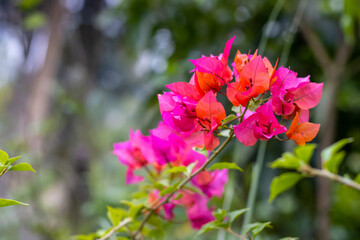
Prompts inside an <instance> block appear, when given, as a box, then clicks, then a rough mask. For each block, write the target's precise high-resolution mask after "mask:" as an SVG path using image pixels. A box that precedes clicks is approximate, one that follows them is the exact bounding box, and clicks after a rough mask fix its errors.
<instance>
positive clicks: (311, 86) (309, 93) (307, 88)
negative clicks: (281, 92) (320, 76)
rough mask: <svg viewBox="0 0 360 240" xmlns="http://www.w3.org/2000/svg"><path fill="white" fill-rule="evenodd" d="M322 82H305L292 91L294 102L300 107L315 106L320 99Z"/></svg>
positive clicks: (308, 107)
mask: <svg viewBox="0 0 360 240" xmlns="http://www.w3.org/2000/svg"><path fill="white" fill-rule="evenodd" d="M322 89H323V83H306V84H304V85H302V86H301V87H299V88H298V89H296V90H294V91H292V93H293V94H294V103H295V104H296V105H297V106H298V107H299V108H301V109H310V108H313V107H315V106H316V105H317V104H318V103H319V102H320V100H321V95H322Z"/></svg>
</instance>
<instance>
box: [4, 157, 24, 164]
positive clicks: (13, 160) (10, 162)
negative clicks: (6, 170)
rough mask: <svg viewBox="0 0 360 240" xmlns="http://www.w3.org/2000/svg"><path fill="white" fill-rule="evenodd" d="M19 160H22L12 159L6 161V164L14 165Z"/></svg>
mask: <svg viewBox="0 0 360 240" xmlns="http://www.w3.org/2000/svg"><path fill="white" fill-rule="evenodd" d="M19 158H21V156H17V157H13V158H10V159H9V160H7V161H6V164H13V163H14V162H15V161H16V160H18V159H19Z"/></svg>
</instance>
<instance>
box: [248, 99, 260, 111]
mask: <svg viewBox="0 0 360 240" xmlns="http://www.w3.org/2000/svg"><path fill="white" fill-rule="evenodd" d="M260 103H261V101H258V100H254V99H251V100H250V101H249V107H248V109H249V110H250V111H252V112H255V110H256V109H257V108H258V107H259V105H260Z"/></svg>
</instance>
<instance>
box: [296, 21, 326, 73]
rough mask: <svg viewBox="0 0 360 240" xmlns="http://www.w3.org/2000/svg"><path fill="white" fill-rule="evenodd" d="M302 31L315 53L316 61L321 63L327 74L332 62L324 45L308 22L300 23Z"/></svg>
mask: <svg viewBox="0 0 360 240" xmlns="http://www.w3.org/2000/svg"><path fill="white" fill-rule="evenodd" d="M300 30H301V32H302V34H303V36H304V37H305V40H306V42H307V43H308V44H309V46H310V48H311V50H312V51H313V53H314V56H315V58H316V60H317V61H318V62H319V64H320V66H321V68H322V69H323V71H324V72H326V71H325V70H326V69H328V67H329V66H330V63H331V60H330V57H329V55H328V53H327V51H326V49H325V47H324V45H323V44H322V43H321V41H320V39H319V37H318V36H317V35H316V34H315V33H314V31H313V30H312V29H311V28H310V27H309V25H308V24H307V23H306V22H304V21H302V22H301V23H300Z"/></svg>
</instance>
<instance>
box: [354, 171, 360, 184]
mask: <svg viewBox="0 0 360 240" xmlns="http://www.w3.org/2000/svg"><path fill="white" fill-rule="evenodd" d="M354 181H355V182H357V183H360V173H359V174H358V175H357V176H356V177H355V179H354Z"/></svg>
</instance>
